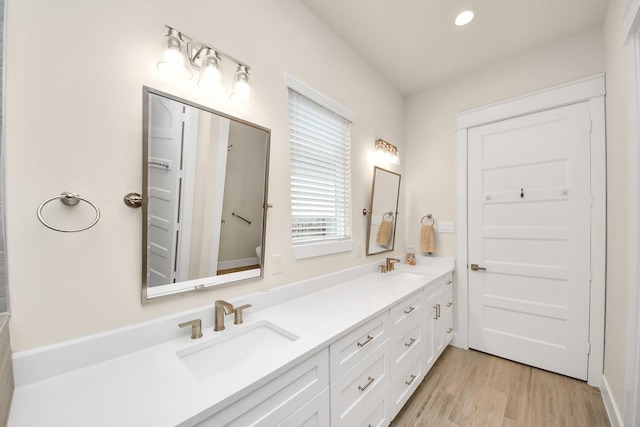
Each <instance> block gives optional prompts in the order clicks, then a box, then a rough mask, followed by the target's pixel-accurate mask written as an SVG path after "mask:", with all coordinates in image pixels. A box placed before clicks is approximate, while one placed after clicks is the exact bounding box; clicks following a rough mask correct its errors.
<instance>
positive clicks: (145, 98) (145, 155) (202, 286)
mask: <svg viewBox="0 0 640 427" xmlns="http://www.w3.org/2000/svg"><path fill="white" fill-rule="evenodd" d="M150 95H157V96H161V97H164V98H167V99H171V100H173V101H176V102H179V103H182V104H184V105H187V106H189V107H192V108H196V109H199V110H202V111H206V112H208V113H211V114H214V115H217V116H220V117H222V118H225V119H228V120H232V121H234V122H236V123H240V124H243V125H246V126H249V127H252V128H254V129H257V130H261V131H264V132H265V133H266V150H265V172H264V173H265V175H264V193H263V194H264V196H263V205H262V236H261V246H262V251H261V253H260V274H259V275H258V276H251V277H242V275H236V276H234V277H231V278H230V280H214V278H220V277H224V276H227V275H226V274H225V275H217V276H209V277H202V278H198V279H192V280H188V281H186V282H176V283H187V282H196V283H195V284H194V285H193V286H192V287H185V288H184V289H183V290H176V291H174V292H168V293H167V294H163V295H157V296H153V297H151V298H149V294H148V287H147V268H148V265H147V262H148V261H147V238H148V231H147V216H148V209H149V196H148V187H149V177H148V173H147V168H148V161H149V96H150ZM142 106H143V112H142V191H143V193H142V292H141V300H142V304H147V303H151V302H156V301H163V300H167V299H172V298H176V297H179V296H183V295H185V294H190V293H193V292H202V291H207V290H210V289H216V288H218V287H219V286H224V285H229V284H234V283H238V282H242V281H246V280H252V279H261V278H263V277H264V260H265V243H266V230H267V211H268V209H269V207H270V205H269V202H268V200H269V199H268V195H269V193H268V190H269V163H270V150H271V130H270V129H269V128H266V127H264V126H260V125H258V124H255V123H252V122H249V121H246V120H243V119H240V118H238V117H234V116H232V115H230V114H227V113H223V112H221V111H218V110H214V109H212V108H209V107H206V106H204V105H201V104H197V103H195V102H191V101H189V100H186V99H184V98H180V97H178V96H175V95H171V94H169V93H166V92H163V91H161V90H157V89H154V88H151V87H149V86H143V87H142ZM247 271H253V270H247ZM232 274H235V273H230V274H229V275H232ZM207 281H209V282H210V283H203V282H207ZM211 282H213V283H211ZM167 285H174V284H172V283H168V284H167ZM162 286H164V285H162Z"/></svg>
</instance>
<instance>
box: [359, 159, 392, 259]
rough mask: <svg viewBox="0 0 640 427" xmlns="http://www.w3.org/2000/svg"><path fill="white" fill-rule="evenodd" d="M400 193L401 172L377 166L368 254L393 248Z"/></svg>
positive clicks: (372, 195) (372, 192) (372, 194)
mask: <svg viewBox="0 0 640 427" xmlns="http://www.w3.org/2000/svg"><path fill="white" fill-rule="evenodd" d="M399 195H400V174H398V173H395V172H391V171H388V170H386V169H382V168H379V167H377V166H375V167H374V168H373V186H372V189H371V208H370V209H369V227H368V234H367V255H374V254H378V253H381V252H389V251H392V250H393V246H394V242H395V238H396V236H395V234H396V222H397V214H398V197H399Z"/></svg>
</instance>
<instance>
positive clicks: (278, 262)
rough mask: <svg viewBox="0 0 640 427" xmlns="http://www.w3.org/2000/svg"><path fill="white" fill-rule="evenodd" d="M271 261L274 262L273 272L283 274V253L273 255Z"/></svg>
mask: <svg viewBox="0 0 640 427" xmlns="http://www.w3.org/2000/svg"><path fill="white" fill-rule="evenodd" d="M271 261H272V262H273V274H281V273H282V270H283V266H282V262H283V261H282V254H274V255H271Z"/></svg>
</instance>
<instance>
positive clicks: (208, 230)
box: [143, 88, 270, 302]
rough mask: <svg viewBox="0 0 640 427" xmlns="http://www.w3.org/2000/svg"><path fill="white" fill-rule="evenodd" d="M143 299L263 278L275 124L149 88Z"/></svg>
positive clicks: (146, 115)
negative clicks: (272, 127) (259, 123)
mask: <svg viewBox="0 0 640 427" xmlns="http://www.w3.org/2000/svg"><path fill="white" fill-rule="evenodd" d="M145 100H146V102H145V119H146V120H145V123H144V124H145V127H144V129H145V136H144V160H145V165H144V172H145V173H144V181H145V188H146V197H144V200H145V203H144V204H143V207H144V211H145V212H144V221H143V222H144V224H143V227H144V228H143V230H144V233H145V239H144V246H143V252H144V253H143V262H144V264H145V266H144V277H143V302H145V301H147V300H148V299H149V298H154V297H160V296H167V295H173V294H180V293H184V292H186V291H190V290H195V289H201V288H203V287H210V286H215V285H220V284H226V283H230V282H234V281H238V280H244V279H248V278H253V277H261V276H262V269H261V265H262V255H261V253H262V251H261V248H262V246H263V245H264V227H265V223H266V216H265V212H264V208H263V207H264V206H266V200H267V199H266V197H267V185H266V183H267V174H268V149H269V136H270V132H269V130H268V129H265V128H262V127H260V126H257V125H253V124H250V123H247V122H244V121H241V120H238V119H235V118H233V117H230V116H227V115H224V114H222V113H218V112H215V111H213V110H209V109H207V108H205V107H202V106H198V105H195V104H192V103H190V102H188V101H186V100H181V99H178V98H175V97H172V96H170V95H167V94H163V93H161V92H157V91H154V90H151V89H148V88H145Z"/></svg>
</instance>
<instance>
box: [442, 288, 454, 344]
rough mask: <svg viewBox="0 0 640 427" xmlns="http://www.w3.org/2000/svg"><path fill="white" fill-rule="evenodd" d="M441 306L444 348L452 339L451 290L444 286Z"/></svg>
mask: <svg viewBox="0 0 640 427" xmlns="http://www.w3.org/2000/svg"><path fill="white" fill-rule="evenodd" d="M441 306H442V329H443V335H444V347H446V346H447V345H449V343H450V342H451V339H452V338H453V289H451V286H448V287H447V286H445V293H444V295H443V297H442V299H441Z"/></svg>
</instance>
